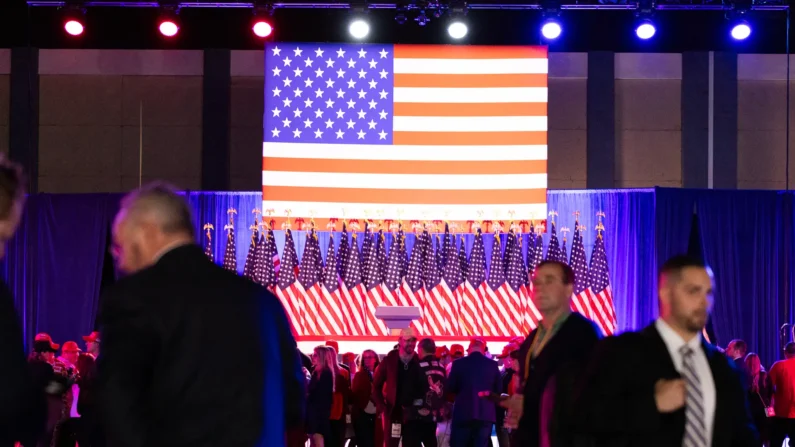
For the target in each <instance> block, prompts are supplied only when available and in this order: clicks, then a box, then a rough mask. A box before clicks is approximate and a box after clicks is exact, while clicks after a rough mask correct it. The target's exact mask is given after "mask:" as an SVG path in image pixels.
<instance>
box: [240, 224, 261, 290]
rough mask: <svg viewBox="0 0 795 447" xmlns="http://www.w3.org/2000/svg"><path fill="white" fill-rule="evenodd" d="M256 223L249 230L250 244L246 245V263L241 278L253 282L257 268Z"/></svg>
mask: <svg viewBox="0 0 795 447" xmlns="http://www.w3.org/2000/svg"><path fill="white" fill-rule="evenodd" d="M257 228H258V226H257V223H256V221H255V222H254V225H252V226H251V227H250V228H249V229H250V230H251V242H250V243H249V245H248V254H246V263H245V264H244V265H243V276H244V277H246V278H248V279H250V280H252V281H255V277H254V276H255V275H254V273H255V272H256V268H257V240H258V239H259V231H257Z"/></svg>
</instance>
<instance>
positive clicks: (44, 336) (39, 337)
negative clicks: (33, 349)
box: [33, 332, 61, 351]
mask: <svg viewBox="0 0 795 447" xmlns="http://www.w3.org/2000/svg"><path fill="white" fill-rule="evenodd" d="M33 341H34V342H37V341H38V342H41V341H46V342H49V343H50V348H52V349H54V350H56V351H57V350H58V348H60V347H61V345H59V344H58V343H53V342H52V337H50V334H47V333H45V332H41V333H38V334H36V338H34V339H33Z"/></svg>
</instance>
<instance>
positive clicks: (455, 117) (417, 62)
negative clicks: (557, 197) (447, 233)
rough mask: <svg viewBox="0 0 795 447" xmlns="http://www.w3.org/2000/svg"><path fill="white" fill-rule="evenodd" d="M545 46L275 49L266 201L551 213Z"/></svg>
mask: <svg viewBox="0 0 795 447" xmlns="http://www.w3.org/2000/svg"><path fill="white" fill-rule="evenodd" d="M547 67H548V63H547V49H546V47H535V46H514V47H488V46H445V45H378V44H308V43H271V44H268V45H267V46H266V54H265V115H264V123H263V125H264V143H263V159H262V166H263V167H262V198H263V209H271V210H274V211H275V215H277V216H279V215H284V213H285V212H286V210H290V212H289V213H290V214H291V215H292V216H302V217H310V216H311V217H314V218H319V219H323V218H343V217H348V218H350V217H355V218H362V217H365V215H366V214H368V213H374V212H376V211H377V212H378V213H379V214H380V215H381V217H382V218H384V219H417V220H419V219H425V220H427V219H431V218H433V219H441V218H445V219H448V220H455V221H466V220H472V219H478V218H481V219H482V218H486V219H490V218H500V216H503V215H505V217H504V218H507V217H508V216H507V215H506V213H508V212H510V213H511V214H512V215H513V214H515V215H516V217H517V218H523V219H544V218H545V217H546V188H547Z"/></svg>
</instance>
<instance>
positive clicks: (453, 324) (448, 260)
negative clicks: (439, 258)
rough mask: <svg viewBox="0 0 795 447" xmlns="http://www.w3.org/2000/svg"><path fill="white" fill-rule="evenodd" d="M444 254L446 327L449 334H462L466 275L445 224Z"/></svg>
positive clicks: (443, 285)
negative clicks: (461, 325)
mask: <svg viewBox="0 0 795 447" xmlns="http://www.w3.org/2000/svg"><path fill="white" fill-rule="evenodd" d="M443 249H444V250H446V251H445V253H444V254H443V256H444V259H445V265H444V270H442V290H443V291H444V297H445V299H446V301H445V302H444V303H443V307H444V311H445V312H446V313H447V318H446V329H447V333H448V334H449V335H460V334H461V328H460V326H459V306H458V303H460V302H461V293H463V290H464V276H463V274H462V273H461V262H460V261H459V259H458V250H456V246H455V243H454V242H453V241H452V237H451V235H450V229H449V228H448V226H447V225H445V226H444V244H443Z"/></svg>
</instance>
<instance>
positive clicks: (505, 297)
mask: <svg viewBox="0 0 795 447" xmlns="http://www.w3.org/2000/svg"><path fill="white" fill-rule="evenodd" d="M487 284H488V287H487V288H486V296H485V298H484V300H483V301H484V302H483V305H484V307H485V308H486V311H485V312H484V314H485V316H486V318H487V322H486V323H487V325H488V326H489V327H490V328H491V327H493V328H494V330H495V331H496V333H495V332H491V333H490V334H489V335H491V336H502V337H509V336H515V335H519V334H521V333H522V330H521V329H520V327H519V326H520V321H519V320H518V319H514V317H513V312H512V308H513V301H512V298H511V295H510V286H509V285H508V284H507V282H506V280H505V261H504V259H503V257H502V249H501V247H500V234H499V232H497V233H495V234H494V245H493V246H492V249H491V265H490V267H489V279H488V281H487Z"/></svg>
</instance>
